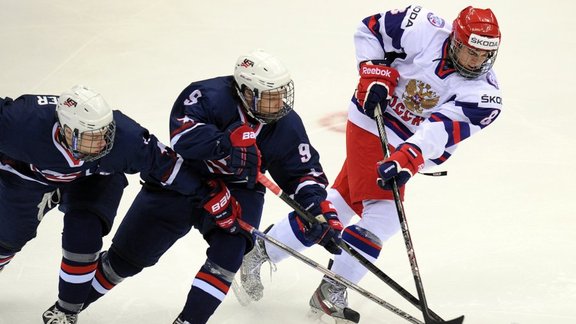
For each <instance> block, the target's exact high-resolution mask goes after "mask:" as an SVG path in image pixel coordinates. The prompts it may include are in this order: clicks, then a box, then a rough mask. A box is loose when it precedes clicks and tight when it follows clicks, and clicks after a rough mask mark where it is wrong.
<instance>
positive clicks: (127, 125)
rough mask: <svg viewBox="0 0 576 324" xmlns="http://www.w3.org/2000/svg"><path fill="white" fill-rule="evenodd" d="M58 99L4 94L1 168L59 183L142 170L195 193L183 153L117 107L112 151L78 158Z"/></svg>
mask: <svg viewBox="0 0 576 324" xmlns="http://www.w3.org/2000/svg"><path fill="white" fill-rule="evenodd" d="M57 101H58V97H57V96H52V95H23V96H20V97H18V98H17V99H15V100H12V99H10V98H5V99H0V170H4V171H8V172H11V173H13V174H15V175H17V176H19V177H20V178H22V179H26V180H29V181H34V182H38V183H42V184H46V185H55V186H57V185H58V184H62V183H68V182H71V181H74V180H76V179H79V178H82V177H86V176H89V175H93V174H100V175H108V174H112V173H128V174H134V173H141V176H142V178H144V179H145V180H147V181H153V182H156V183H159V184H162V185H166V186H169V187H170V188H171V189H174V190H177V191H180V192H182V193H184V194H193V193H195V192H197V191H198V190H199V188H200V187H201V185H200V180H199V179H198V178H197V177H196V176H195V174H194V173H193V172H192V171H191V170H188V169H185V168H181V166H182V162H183V160H182V158H181V157H180V156H178V155H177V154H176V153H174V151H173V150H172V149H170V148H168V147H166V146H164V145H163V144H162V143H161V142H159V141H158V139H157V138H156V137H155V136H154V135H151V134H149V132H148V130H146V129H145V128H143V127H142V126H141V125H139V124H138V123H137V122H135V121H134V120H132V119H130V118H129V117H127V116H126V115H124V114H123V113H121V112H120V111H116V110H115V111H114V112H113V114H114V120H115V122H116V134H115V139H114V145H113V147H112V150H111V151H110V153H109V154H107V155H105V156H104V157H102V158H100V159H98V160H96V161H91V162H85V161H82V160H78V159H76V158H74V156H73V155H72V154H71V152H70V151H69V150H68V149H67V147H66V145H65V144H64V143H63V140H62V138H61V136H60V135H59V134H60V129H59V127H60V126H59V124H58V121H57V118H56V104H57Z"/></svg>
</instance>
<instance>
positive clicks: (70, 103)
mask: <svg viewBox="0 0 576 324" xmlns="http://www.w3.org/2000/svg"><path fill="white" fill-rule="evenodd" d="M76 105H78V103H77V102H76V101H74V100H73V99H72V98H68V99H66V101H64V106H66V107H76Z"/></svg>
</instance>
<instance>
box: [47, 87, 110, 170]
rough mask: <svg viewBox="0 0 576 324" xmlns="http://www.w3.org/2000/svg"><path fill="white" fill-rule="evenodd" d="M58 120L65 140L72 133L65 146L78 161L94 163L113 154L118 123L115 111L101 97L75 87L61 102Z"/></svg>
mask: <svg viewBox="0 0 576 324" xmlns="http://www.w3.org/2000/svg"><path fill="white" fill-rule="evenodd" d="M56 116H57V118H58V123H59V124H60V129H61V130H60V131H61V135H62V136H63V138H66V129H69V130H68V131H69V132H71V137H70V138H69V139H68V140H66V141H65V142H66V144H67V145H68V148H69V149H70V150H71V151H72V153H73V154H74V157H76V158H77V159H80V160H83V161H93V160H96V159H98V158H101V157H103V156H104V155H106V154H108V153H109V152H110V150H112V145H113V144H114V134H115V123H114V118H113V116H112V109H111V108H110V106H108V104H107V103H106V101H104V98H102V95H101V94H99V93H97V92H95V91H93V90H91V89H88V88H86V87H84V86H81V85H77V86H74V87H73V88H72V89H70V90H68V91H66V92H64V93H62V94H61V95H60V97H59V98H58V105H57V106H56ZM69 141H70V142H69Z"/></svg>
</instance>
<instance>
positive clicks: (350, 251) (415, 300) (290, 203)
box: [258, 173, 443, 322]
mask: <svg viewBox="0 0 576 324" xmlns="http://www.w3.org/2000/svg"><path fill="white" fill-rule="evenodd" d="M258 182H260V183H261V184H263V185H264V186H265V187H266V188H268V189H269V190H270V191H272V193H274V194H275V195H276V196H278V197H280V199H282V200H283V201H284V202H285V203H286V204H288V206H290V207H291V208H292V209H294V210H295V211H296V212H297V213H298V214H299V215H301V216H302V217H304V219H305V220H306V221H307V222H309V223H312V224H314V223H317V222H319V220H318V219H316V217H315V216H314V215H312V213H310V212H309V211H307V210H306V209H304V207H302V206H301V205H300V204H299V203H298V202H297V201H296V200H294V199H292V198H291V197H290V196H289V195H288V194H286V193H285V192H284V191H282V189H281V188H280V187H279V186H278V185H277V184H275V183H274V182H272V181H271V180H270V179H268V178H267V177H266V176H265V175H263V174H262V173H258ZM339 246H340V247H341V248H342V249H343V250H344V251H346V253H348V254H350V255H351V256H352V257H354V258H355V259H356V260H358V262H360V264H362V265H363V266H364V267H366V269H368V270H369V271H370V272H372V273H373V274H375V275H376V276H377V277H378V278H379V279H380V280H382V281H384V282H385V283H386V284H387V285H388V286H390V288H392V289H393V290H394V291H396V292H397V293H398V294H400V296H402V297H403V298H404V299H406V300H408V301H409V302H410V303H411V304H412V305H414V306H416V308H418V309H420V310H422V306H421V304H420V300H418V298H416V297H414V296H413V295H412V294H410V292H408V291H407V290H406V289H404V288H403V287H402V286H400V284H398V283H397V282H396V281H394V280H393V279H392V278H390V277H389V276H388V275H387V274H385V273H384V272H383V271H382V270H380V268H378V267H377V266H375V265H374V264H373V263H372V262H370V260H368V259H366V258H365V257H364V256H363V255H362V254H360V253H359V252H358V251H356V250H355V249H353V248H352V247H351V246H350V245H348V244H347V243H346V242H344V241H340V244H339ZM428 311H429V312H430V315H431V316H433V317H434V319H436V320H437V321H439V322H443V320H442V318H441V317H440V316H438V315H437V314H436V313H434V312H433V311H432V310H430V309H429V310H428Z"/></svg>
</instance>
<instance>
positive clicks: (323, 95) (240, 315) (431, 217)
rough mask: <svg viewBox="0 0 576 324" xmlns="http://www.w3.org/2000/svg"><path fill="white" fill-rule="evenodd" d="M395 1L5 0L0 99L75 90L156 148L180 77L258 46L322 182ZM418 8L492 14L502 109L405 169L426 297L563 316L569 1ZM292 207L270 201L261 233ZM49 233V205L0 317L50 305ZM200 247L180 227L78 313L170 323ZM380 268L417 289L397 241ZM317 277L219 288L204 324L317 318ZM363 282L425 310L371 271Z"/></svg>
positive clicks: (566, 294)
mask: <svg viewBox="0 0 576 324" xmlns="http://www.w3.org/2000/svg"><path fill="white" fill-rule="evenodd" d="M448 3H452V4H448ZM408 4H410V2H408V1H374V0H355V1H345V0H335V1H327V0H291V1H282V2H280V1H264V0H245V1H233V0H220V1H218V0H215V1H190V0H169V1H158V0H123V1H122V0H120V1H118V0H99V1H89V0H76V1H65V0H51V1H40V0H0V41H1V44H2V45H1V46H0V71H2V72H1V73H0V96H1V97H4V96H9V97H13V98H14V97H17V96H19V95H20V94H24V93H33V94H59V93H60V92H62V91H63V90H66V89H68V88H70V87H71V86H73V85H74V84H77V83H81V84H85V85H88V86H91V87H92V88H95V89H97V90H99V91H100V92H101V93H102V94H103V95H104V97H105V98H106V99H107V101H108V102H109V103H110V104H111V105H113V106H114V107H115V108H119V109H121V110H123V111H124V112H125V113H127V114H128V115H129V116H131V117H133V118H134V119H136V120H137V121H139V122H140V123H141V124H142V125H144V126H146V127H147V128H149V129H150V130H151V131H152V132H153V133H155V134H156V135H157V136H158V137H159V138H160V139H161V140H162V141H164V142H166V143H167V142H168V113H169V110H170V108H171V106H172V103H173V101H174V99H175V98H176V96H177V95H178V94H179V93H180V91H181V90H182V89H183V88H184V87H185V86H186V85H188V84H189V83H190V82H192V81H195V80H200V79H205V78H210V77H214V76H220V75H229V74H232V72H233V65H234V62H235V60H236V58H237V56H239V55H240V54H243V53H244V52H247V51H250V50H252V49H253V48H264V49H266V50H268V51H269V52H272V53H274V54H276V55H277V56H278V57H280V58H281V59H282V60H283V61H284V62H285V64H286V65H287V66H288V67H289V68H290V70H291V71H292V74H293V78H294V80H295V84H296V107H295V109H296V110H297V111H298V113H299V114H300V115H301V116H302V117H303V119H304V121H305V124H306V126H307V129H308V131H309V135H310V137H311V140H312V141H313V144H314V145H315V146H316V148H317V149H318V150H319V151H320V154H321V158H322V159H321V161H322V163H323V165H324V167H325V169H326V172H327V174H328V176H329V178H330V180H333V179H334V177H335V176H336V175H337V172H338V171H339V168H340V165H341V163H342V161H343V158H344V136H343V133H341V132H337V131H334V130H333V128H336V129H338V128H340V127H342V123H343V121H344V120H343V119H342V113H343V112H344V111H345V110H346V107H347V105H348V100H349V98H350V96H351V94H352V91H353V89H354V87H355V85H356V81H357V77H356V70H355V68H354V51H353V46H352V45H353V44H352V34H353V32H354V29H355V27H356V25H357V24H358V22H359V21H360V20H361V19H362V18H364V17H366V16H368V15H370V14H373V13H376V12H380V11H385V10H387V9H392V8H402V7H405V6H406V5H408ZM420 4H422V5H424V6H427V7H429V8H432V9H434V10H435V12H436V13H437V14H439V15H441V16H443V17H444V18H446V19H448V20H452V19H454V17H455V16H456V14H457V13H458V12H459V10H461V9H462V8H464V7H465V6H466V5H468V4H473V5H475V6H479V7H490V8H492V9H493V10H494V12H495V13H496V15H497V17H498V19H499V21H500V26H501V29H502V34H503V37H502V46H501V50H500V52H499V55H498V60H497V62H496V72H497V74H498V77H499V82H500V86H501V89H502V90H503V96H504V111H503V113H502V115H501V117H500V118H499V119H498V121H497V122H496V123H495V124H494V125H492V126H490V127H489V128H487V129H486V130H485V131H483V132H481V133H480V135H476V136H475V137H473V138H471V139H470V140H467V141H465V142H464V143H463V144H462V145H461V147H460V148H459V149H458V153H456V154H455V155H454V157H453V158H451V159H450V160H449V161H448V162H447V163H445V165H443V166H442V168H439V170H448V171H449V172H448V174H449V175H448V177H442V178H431V177H425V176H418V177H416V178H415V179H413V180H411V182H410V186H409V188H408V191H407V202H406V213H407V216H408V222H409V225H410V230H411V234H412V239H413V242H414V246H415V251H416V256H417V259H418V263H419V265H420V268H421V269H420V271H421V274H422V278H423V283H424V288H425V291H426V294H427V298H428V302H429V305H430V307H431V308H432V309H433V310H434V311H435V312H436V313H439V314H440V315H441V316H443V317H444V318H454V317H456V316H459V315H465V316H466V320H465V322H464V323H466V324H549V323H576V311H575V310H574V307H575V306H576V238H575V237H576V219H575V218H576V213H575V212H574V210H575V209H576V197H575V195H576V185H575V183H576V175H575V174H574V161H575V159H576V151H575V146H576V145H575V144H576V143H575V139H576V135H575V134H574V130H573V129H572V127H574V126H573V125H574V120H575V119H576V104H575V100H574V97H575V89H574V86H575V82H574V76H575V75H576V69H575V64H574V61H575V58H576V50H575V49H576V40H575V39H576V38H575V36H574V32H575V31H576V26H575V23H574V17H573V13H574V11H575V10H576V2H574V1H571V0H549V1H535V0H528V1H519V0H499V1H496V0H494V1H472V2H470V3H468V2H464V1H420ZM326 119H328V120H329V123H331V125H332V126H334V127H332V128H331V127H326V126H325V123H324V124H323V123H322V121H323V120H324V121H325V120H326ZM137 179H138V178H137V177H134V176H132V177H130V180H131V182H132V185H131V186H130V187H129V188H128V190H127V192H126V194H125V196H124V200H123V202H122V205H121V209H120V211H119V217H118V218H117V221H116V225H118V224H119V223H120V220H121V217H122V215H123V214H124V213H125V211H126V210H127V208H128V206H129V204H130V201H131V199H132V198H133V196H134V194H135V193H136V192H137V190H138V189H139V186H138V185H137ZM288 211H289V209H288V207H287V206H286V205H285V204H284V203H283V202H282V201H280V200H279V199H278V198H277V197H275V196H273V195H272V194H269V195H268V196H267V204H266V207H265V214H264V217H263V221H262V224H263V226H267V225H268V224H271V223H273V222H275V221H277V220H278V219H280V218H281V217H284V216H285V214H286V213H287V212H288ZM0 226H2V225H1V224H0ZM61 230H62V214H61V213H59V212H57V211H53V212H51V213H49V214H48V215H47V216H46V217H45V218H44V220H43V221H42V224H41V225H40V228H39V233H38V237H37V238H36V239H35V240H33V241H31V242H30V243H29V244H28V245H27V246H26V247H25V248H24V249H23V251H22V252H21V253H19V254H18V255H17V256H16V257H15V258H14V260H13V261H12V263H10V265H9V266H8V267H7V268H6V269H5V271H4V272H2V273H1V274H0V324H34V323H40V322H41V314H42V312H43V311H44V310H45V309H46V308H48V307H49V306H50V305H52V304H53V303H54V301H55V300H56V297H57V280H58V271H59V263H60V258H61V249H60V234H61ZM109 239H110V237H106V241H105V247H108V246H109ZM205 249H206V244H205V242H204V241H203V240H202V239H201V237H200V235H199V234H198V233H197V232H194V231H193V232H191V233H190V234H189V235H188V236H187V237H185V238H184V239H182V240H181V241H179V242H178V243H177V244H176V246H174V247H173V248H172V249H171V250H170V251H169V253H168V254H166V255H165V256H164V257H163V258H162V259H161V261H160V262H159V264H158V265H157V266H155V267H153V268H150V269H147V270H145V271H144V272H143V273H141V274H140V275H138V276H137V277H134V278H131V279H129V280H126V281H125V282H124V283H122V284H121V285H119V286H118V287H117V288H116V289H114V290H113V291H112V292H111V293H110V294H108V295H107V296H106V297H104V298H103V299H102V300H100V301H99V302H97V303H96V304H94V305H93V306H91V307H90V308H89V309H88V310H87V311H86V312H83V313H82V314H81V316H80V319H79V323H80V324H94V323H108V324H117V323H159V324H162V323H164V324H169V323H172V320H173V319H174V318H175V317H176V315H177V314H178V313H179V311H180V309H181V307H182V306H183V303H184V300H185V297H186V294H187V292H188V289H189V287H190V285H191V282H192V278H193V276H194V275H195V273H196V271H197V270H198V268H199V267H200V265H201V264H202V263H203V261H204V258H205V254H204V252H205ZM306 255H307V256H309V257H311V258H313V259H314V260H316V261H318V262H320V263H322V264H325V263H326V260H327V257H328V254H327V252H325V251H324V250H323V249H322V248H320V247H314V248H312V249H310V250H308V251H307V252H306ZM376 265H377V266H378V267H380V268H381V269H383V270H384V271H385V272H386V273H387V274H388V275H390V276H391V277H392V278H394V279H395V280H396V281H398V282H399V283H401V284H402V285H403V286H404V287H406V288H407V289H408V290H409V291H411V292H412V293H413V294H414V295H416V291H415V289H414V282H413V279H412V276H411V272H410V266H409V263H408V259H407V256H406V251H405V246H404V242H403V239H402V236H401V235H397V236H395V237H394V238H393V239H392V240H391V241H389V242H388V243H386V244H385V246H384V248H383V250H382V255H381V258H380V259H379V260H378V261H377V262H376ZM321 276H322V275H321V274H320V273H319V272H317V271H315V270H313V269H312V268H309V267H308V266H307V265H305V264H303V263H301V262H299V261H297V260H295V259H291V260H287V261H285V262H282V263H280V264H278V271H277V272H275V273H274V274H273V275H272V277H271V278H270V276H269V275H268V270H267V266H266V265H265V266H264V267H263V277H264V284H265V286H266V290H265V298H264V299H263V300H262V301H261V302H259V303H256V304H252V305H250V306H249V307H242V306H241V305H240V304H239V303H238V302H237V300H236V299H235V298H234V296H233V295H232V293H230V295H229V296H228V297H227V298H226V299H225V301H224V303H223V304H222V305H221V307H220V308H219V309H218V311H217V312H216V314H215V315H214V316H213V317H212V319H211V321H210V323H221V324H228V323H229V324H232V323H233V324H243V323H246V324H247V323H250V324H253V323H290V324H292V323H313V322H311V321H310V320H309V319H307V318H306V313H307V311H308V299H309V297H310V295H311V293H312V292H313V291H314V289H315V288H316V286H317V284H318V283H319V280H320V278H321ZM360 285H361V286H362V287H365V288H367V289H368V290H369V291H371V292H372V293H374V294H376V295H378V296H379V297H381V298H383V299H385V300H386V301H388V302H390V303H392V304H394V305H396V306H398V307H400V308H402V309H403V310H405V311H408V312H410V313H411V314H412V315H413V316H416V317H418V318H420V312H419V311H418V310H417V309H416V308H414V307H413V306H411V305H410V304H408V303H407V302H405V301H404V300H403V299H402V298H401V297H399V296H397V294H396V293H395V292H394V291H392V290H391V289H390V288H388V286H387V285H385V284H384V283H383V282H381V281H380V280H378V279H377V278H376V277H375V276H373V275H372V274H368V275H367V276H366V277H365V278H364V280H362V281H361V283H360ZM349 299H350V302H351V306H352V307H353V308H355V309H356V310H358V311H359V312H360V313H361V314H362V320H361V323H366V324H374V323H387V324H396V323H398V324H400V323H407V322H405V321H404V320H402V319H401V318H399V317H397V316H396V315H394V314H393V313H391V312H389V311H387V310H386V309H384V308H382V307H381V306H379V305H377V304H375V303H373V302H371V301H370V300H368V299H366V298H365V297H363V296H361V295H359V294H357V293H355V292H350V295H349ZM326 323H329V322H326Z"/></svg>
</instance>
